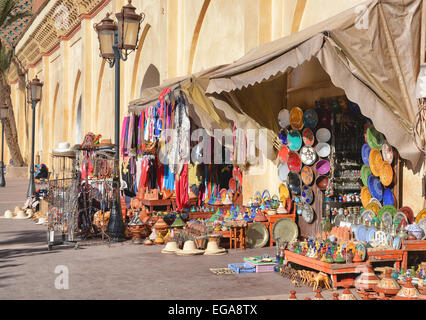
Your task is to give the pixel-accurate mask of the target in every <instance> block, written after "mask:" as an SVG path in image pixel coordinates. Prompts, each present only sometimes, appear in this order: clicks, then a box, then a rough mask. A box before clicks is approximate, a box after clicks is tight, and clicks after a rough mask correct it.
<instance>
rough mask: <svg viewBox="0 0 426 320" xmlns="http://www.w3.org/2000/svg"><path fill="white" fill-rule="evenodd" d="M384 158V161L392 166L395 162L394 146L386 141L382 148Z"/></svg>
mask: <svg viewBox="0 0 426 320" xmlns="http://www.w3.org/2000/svg"><path fill="white" fill-rule="evenodd" d="M382 157H383V160H384V161H386V162H388V163H390V164H392V162H393V148H392V146H391V145H390V144H389V143H388V142H387V141H385V142H384V143H383V146H382Z"/></svg>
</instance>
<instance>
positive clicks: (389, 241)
mask: <svg viewBox="0 0 426 320" xmlns="http://www.w3.org/2000/svg"><path fill="white" fill-rule="evenodd" d="M386 245H387V246H388V247H393V237H392V236H391V235H390V234H389V235H388V236H387V237H386Z"/></svg>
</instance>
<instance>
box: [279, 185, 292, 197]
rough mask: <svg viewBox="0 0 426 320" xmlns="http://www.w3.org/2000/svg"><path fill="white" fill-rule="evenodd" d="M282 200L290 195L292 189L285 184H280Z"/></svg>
mask: <svg viewBox="0 0 426 320" xmlns="http://www.w3.org/2000/svg"><path fill="white" fill-rule="evenodd" d="M279 189H280V201H286V200H287V199H288V198H289V197H290V191H289V190H288V188H287V186H286V185H285V184H282V183H281V184H280V188H279Z"/></svg>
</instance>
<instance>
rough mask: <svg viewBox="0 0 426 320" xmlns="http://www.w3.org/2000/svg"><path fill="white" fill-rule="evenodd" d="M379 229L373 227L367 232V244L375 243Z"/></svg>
mask: <svg viewBox="0 0 426 320" xmlns="http://www.w3.org/2000/svg"><path fill="white" fill-rule="evenodd" d="M376 232H377V229H376V228H374V227H371V228H369V229H368V230H367V242H372V241H375V239H376Z"/></svg>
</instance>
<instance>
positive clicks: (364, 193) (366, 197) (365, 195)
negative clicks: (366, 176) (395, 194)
mask: <svg viewBox="0 0 426 320" xmlns="http://www.w3.org/2000/svg"><path fill="white" fill-rule="evenodd" d="M370 199H371V194H370V191H369V190H368V187H367V186H364V187H362V188H361V202H362V206H363V207H364V208H365V207H367V206H368V204H369V203H370Z"/></svg>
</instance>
